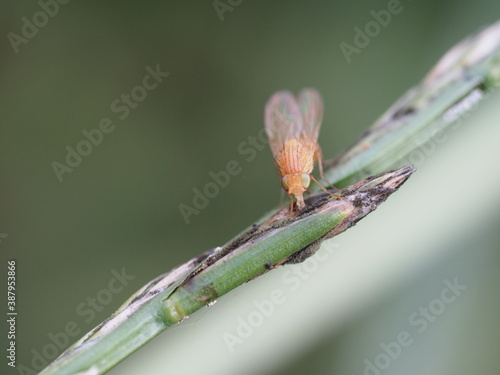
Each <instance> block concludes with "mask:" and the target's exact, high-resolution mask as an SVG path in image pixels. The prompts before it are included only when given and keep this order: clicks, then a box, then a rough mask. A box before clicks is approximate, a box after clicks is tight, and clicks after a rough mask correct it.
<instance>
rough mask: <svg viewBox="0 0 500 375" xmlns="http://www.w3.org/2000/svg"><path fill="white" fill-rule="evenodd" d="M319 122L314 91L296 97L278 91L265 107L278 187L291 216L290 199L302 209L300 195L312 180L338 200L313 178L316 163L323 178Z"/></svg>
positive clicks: (318, 103)
mask: <svg viewBox="0 0 500 375" xmlns="http://www.w3.org/2000/svg"><path fill="white" fill-rule="evenodd" d="M322 120H323V100H322V99H321V96H320V94H319V93H318V92H317V91H316V90H314V89H304V90H302V91H301V92H300V93H299V95H298V96H297V98H295V97H294V96H293V95H292V94H291V93H290V92H288V91H280V92H277V93H275V94H274V95H273V96H271V98H270V99H269V100H268V102H267V104H266V108H265V112H264V128H265V130H266V134H267V136H268V138H269V145H270V147H271V151H272V153H273V156H274V160H275V162H276V169H277V172H278V175H279V176H280V178H281V186H282V188H283V190H285V191H286V193H287V194H288V196H289V198H290V213H292V212H293V203H294V202H293V197H295V199H296V201H297V208H298V209H299V210H303V209H304V208H305V203H304V196H303V195H304V193H305V192H306V191H307V189H308V188H309V185H310V183H311V179H312V180H313V181H314V182H316V183H317V184H318V185H319V187H320V188H321V189H322V190H323V191H324V192H326V193H328V194H330V195H333V196H335V197H337V198H339V196H338V195H336V194H333V193H331V192H329V191H328V190H327V189H325V188H324V187H323V185H321V184H320V183H319V182H318V180H316V178H314V176H313V175H312V171H313V169H314V163H315V162H316V161H317V162H318V166H319V170H320V176H321V178H323V179H324V177H323V165H322V153H321V148H320V146H319V144H318V136H319V130H320V127H321V122H322ZM332 187H333V186H332ZM333 188H335V187H333Z"/></svg>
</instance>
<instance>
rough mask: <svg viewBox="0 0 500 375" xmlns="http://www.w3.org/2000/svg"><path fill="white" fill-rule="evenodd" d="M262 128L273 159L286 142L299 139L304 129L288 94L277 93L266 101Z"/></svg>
mask: <svg viewBox="0 0 500 375" xmlns="http://www.w3.org/2000/svg"><path fill="white" fill-rule="evenodd" d="M264 128H265V130H266V134H267V137H268V138H269V146H270V147H271V151H272V153H273V155H274V156H275V157H276V155H277V154H278V152H279V151H280V150H281V149H282V147H283V145H284V144H285V141H286V140H289V139H292V138H297V139H299V138H300V137H301V136H302V133H303V129H304V123H303V121H302V113H301V111H300V108H299V105H298V104H297V101H296V100H295V98H294V96H293V95H292V94H291V93H290V92H288V91H280V92H277V93H275V94H274V95H273V96H271V98H270V99H269V100H268V101H267V104H266V109H265V111H264Z"/></svg>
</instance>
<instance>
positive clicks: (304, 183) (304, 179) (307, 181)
mask: <svg viewBox="0 0 500 375" xmlns="http://www.w3.org/2000/svg"><path fill="white" fill-rule="evenodd" d="M310 183H311V177H309V175H308V174H307V173H302V186H303V187H304V189H307V188H308V187H309V184H310Z"/></svg>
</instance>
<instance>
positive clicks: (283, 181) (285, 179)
mask: <svg viewBox="0 0 500 375" xmlns="http://www.w3.org/2000/svg"><path fill="white" fill-rule="evenodd" d="M281 187H282V188H283V189H284V190H285V191H286V192H288V176H283V178H282V179H281Z"/></svg>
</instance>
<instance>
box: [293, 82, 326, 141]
mask: <svg viewBox="0 0 500 375" xmlns="http://www.w3.org/2000/svg"><path fill="white" fill-rule="evenodd" d="M298 104H299V108H300V112H301V114H302V121H303V123H304V126H303V129H302V134H301V135H302V137H303V138H304V140H306V141H308V142H312V143H316V141H317V140H318V136H319V129H320V127H321V122H322V121H323V99H321V95H320V94H319V93H318V92H317V91H316V90H314V89H304V90H302V91H301V92H300V94H299V97H298Z"/></svg>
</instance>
